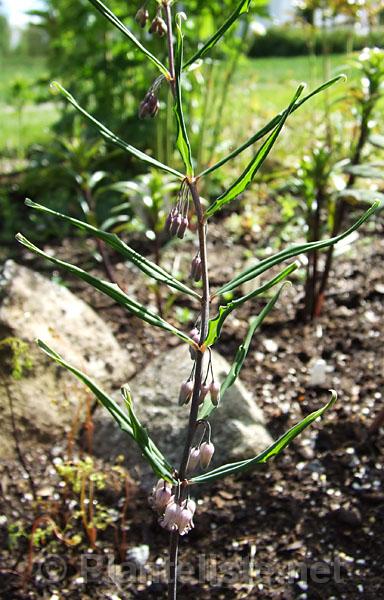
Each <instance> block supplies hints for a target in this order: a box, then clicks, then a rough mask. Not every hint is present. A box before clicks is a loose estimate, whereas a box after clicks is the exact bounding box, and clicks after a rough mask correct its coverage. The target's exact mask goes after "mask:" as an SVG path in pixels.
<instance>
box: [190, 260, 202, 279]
mask: <svg viewBox="0 0 384 600" xmlns="http://www.w3.org/2000/svg"><path fill="white" fill-rule="evenodd" d="M201 274H202V268H201V258H200V255H199V254H196V256H194V257H193V259H192V263H191V275H190V276H191V279H192V280H193V281H200V279H201Z"/></svg>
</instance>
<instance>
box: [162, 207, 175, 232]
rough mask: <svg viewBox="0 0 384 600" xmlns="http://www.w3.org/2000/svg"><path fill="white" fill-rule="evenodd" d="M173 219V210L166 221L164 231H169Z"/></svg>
mask: <svg viewBox="0 0 384 600" xmlns="http://www.w3.org/2000/svg"><path fill="white" fill-rule="evenodd" d="M172 217H173V211H172V210H171V212H170V213H169V214H168V216H167V218H166V220H165V225H164V229H165V231H169V230H170V227H171V223H172Z"/></svg>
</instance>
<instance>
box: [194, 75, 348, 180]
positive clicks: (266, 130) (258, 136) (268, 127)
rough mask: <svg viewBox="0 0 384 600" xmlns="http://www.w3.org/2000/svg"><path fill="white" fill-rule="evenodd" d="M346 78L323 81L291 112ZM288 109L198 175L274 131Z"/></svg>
mask: <svg viewBox="0 0 384 600" xmlns="http://www.w3.org/2000/svg"><path fill="white" fill-rule="evenodd" d="M345 79H346V77H345V75H338V76H337V77H333V78H332V79H329V81H326V82H325V83H322V84H321V85H320V86H319V87H317V88H316V89H314V90H313V91H312V92H311V93H310V94H307V95H306V96H304V98H302V99H301V100H298V101H297V102H295V104H294V106H293V107H292V110H291V113H293V112H295V110H297V109H298V108H300V106H302V105H303V104H304V103H305V102H307V100H310V98H313V96H316V94H319V93H320V92H323V91H324V90H326V89H327V88H329V87H330V86H331V85H333V84H335V83H337V82H338V81H345ZM286 110H287V109H285V110H283V111H281V112H280V113H279V114H278V115H276V116H275V117H273V119H271V120H270V121H269V123H267V124H266V125H265V126H264V127H262V129H260V130H259V131H258V132H257V133H254V134H253V135H252V136H251V137H250V138H248V140H246V141H245V142H244V144H242V145H241V146H239V147H238V148H236V149H235V150H233V151H232V152H231V153H230V154H227V156H225V157H224V158H222V159H221V160H219V161H218V162H217V163H215V164H214V165H212V166H211V167H208V168H207V169H205V170H204V171H202V172H201V173H200V174H199V175H198V177H199V178H200V177H204V176H205V175H208V174H209V173H213V171H216V169H219V168H220V167H222V166H223V165H225V163H227V162H228V161H229V160H232V158H235V156H238V155H239V154H241V153H242V152H244V150H246V149H247V148H249V147H250V146H252V145H253V144H255V143H256V142H257V141H259V140H261V138H263V137H264V136H265V135H267V133H269V132H270V131H272V129H274V128H275V127H277V125H278V124H279V123H280V121H281V119H282V118H284V115H285V113H286Z"/></svg>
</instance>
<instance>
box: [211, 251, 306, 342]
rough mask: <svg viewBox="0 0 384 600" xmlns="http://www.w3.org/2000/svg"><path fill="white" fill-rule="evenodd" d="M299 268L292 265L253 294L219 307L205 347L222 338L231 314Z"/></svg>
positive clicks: (250, 293)
mask: <svg viewBox="0 0 384 600" xmlns="http://www.w3.org/2000/svg"><path fill="white" fill-rule="evenodd" d="M297 267H298V264H297V263H293V264H292V265H289V266H288V267H286V268H285V269H284V270H283V271H281V272H280V273H279V274H278V275H276V277H273V279H270V280H269V281H267V283H264V284H263V285H262V286H260V287H258V288H257V289H255V290H253V291H252V292H249V294H246V295H245V296H242V297H241V298H238V299H237V300H232V302H229V303H228V304H226V305H225V306H219V312H218V314H217V315H216V317H214V318H213V319H210V321H209V323H208V334H207V337H206V339H205V341H204V345H205V346H207V347H209V346H213V344H215V343H216V341H217V339H218V338H219V337H220V333H221V329H222V327H223V325H224V321H225V319H226V318H227V317H228V316H229V315H230V314H231V312H232V311H233V310H235V309H236V308H239V306H241V305H242V304H244V303H245V302H247V301H248V300H250V299H251V298H255V297H256V296H259V295H260V294H263V293H264V292H266V291H267V290H269V289H270V288H271V287H273V286H274V285H276V284H278V283H280V281H282V280H283V279H285V278H286V277H288V275H290V274H291V273H292V272H293V271H295V270H296V269H297Z"/></svg>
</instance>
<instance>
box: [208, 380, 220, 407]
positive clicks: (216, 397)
mask: <svg viewBox="0 0 384 600" xmlns="http://www.w3.org/2000/svg"><path fill="white" fill-rule="evenodd" d="M210 392H211V402H212V404H213V405H214V406H218V405H219V403H220V386H219V384H218V383H215V382H214V381H212V383H211V386H210Z"/></svg>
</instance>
